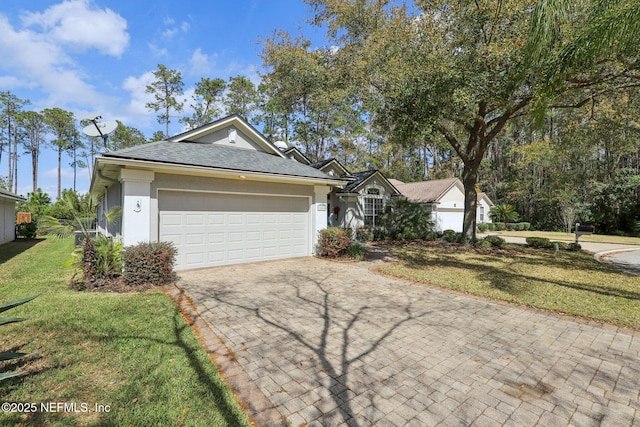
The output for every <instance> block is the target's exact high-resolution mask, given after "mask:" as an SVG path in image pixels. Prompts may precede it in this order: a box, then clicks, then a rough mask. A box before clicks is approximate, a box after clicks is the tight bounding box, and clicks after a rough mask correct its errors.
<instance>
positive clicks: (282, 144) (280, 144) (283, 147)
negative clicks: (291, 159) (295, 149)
mask: <svg viewBox="0 0 640 427" xmlns="http://www.w3.org/2000/svg"><path fill="white" fill-rule="evenodd" d="M273 145H275V146H276V147H278V149H279V150H280V151H284V150H286V149H287V148H288V147H289V146H288V145H287V143H286V142H284V141H276V142H274V143H273Z"/></svg>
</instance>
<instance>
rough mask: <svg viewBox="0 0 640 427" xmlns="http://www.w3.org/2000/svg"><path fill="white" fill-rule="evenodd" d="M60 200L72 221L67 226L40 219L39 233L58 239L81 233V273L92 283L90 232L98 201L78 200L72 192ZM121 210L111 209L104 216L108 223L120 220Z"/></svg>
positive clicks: (90, 197) (93, 257)
mask: <svg viewBox="0 0 640 427" xmlns="http://www.w3.org/2000/svg"><path fill="white" fill-rule="evenodd" d="M62 200H64V202H65V203H66V204H67V206H68V208H69V210H70V212H71V216H72V218H73V219H72V221H71V222H70V223H68V224H66V223H62V222H61V221H60V220H59V219H57V218H54V217H52V216H43V217H41V218H40V222H39V227H40V231H41V232H42V233H44V234H52V235H55V236H57V237H59V238H65V237H69V236H72V235H73V234H74V233H75V232H76V231H80V232H81V233H82V238H83V242H82V246H83V250H82V271H83V277H84V279H85V281H87V282H94V281H95V279H96V250H95V246H94V244H93V241H92V240H91V233H90V230H91V229H92V228H93V225H94V223H95V219H96V211H97V206H98V200H97V198H96V197H95V196H93V195H87V196H85V197H84V198H82V199H80V198H78V196H77V194H76V193H74V192H69V193H65V194H64V195H63V196H62ZM121 214H122V209H121V208H120V207H119V206H117V207H114V208H111V209H110V210H109V211H108V212H107V213H106V214H105V215H106V217H107V222H108V223H113V222H115V221H116V220H118V219H119V218H120V216H121Z"/></svg>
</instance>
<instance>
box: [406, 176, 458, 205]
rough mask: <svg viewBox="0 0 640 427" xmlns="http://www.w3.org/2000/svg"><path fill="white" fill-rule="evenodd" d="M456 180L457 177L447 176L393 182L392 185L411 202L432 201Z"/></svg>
mask: <svg viewBox="0 0 640 427" xmlns="http://www.w3.org/2000/svg"><path fill="white" fill-rule="evenodd" d="M458 181H459V179H458V178H449V179H435V180H431V181H420V182H409V183H407V184H401V183H399V184H395V183H394V185H395V187H396V188H397V189H398V190H399V191H400V192H401V193H402V195H403V196H405V197H406V198H407V199H409V200H411V201H412V202H418V203H434V202H437V201H438V199H440V198H441V197H442V196H443V195H444V194H445V193H446V192H447V191H448V190H449V189H450V188H451V187H453V186H454V185H455V184H456V182H458ZM398 182H399V181H398Z"/></svg>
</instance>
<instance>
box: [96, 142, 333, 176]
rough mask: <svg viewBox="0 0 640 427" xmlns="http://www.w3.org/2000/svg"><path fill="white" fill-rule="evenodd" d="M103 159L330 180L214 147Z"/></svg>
mask: <svg viewBox="0 0 640 427" xmlns="http://www.w3.org/2000/svg"><path fill="white" fill-rule="evenodd" d="M102 157H103V158H105V159H109V158H119V159H132V160H144V161H150V162H159V163H169V164H175V165H187V166H200V167H210V168H216V169H225V170H233V171H246V172H258V173H270V174H276V175H287V176H296V177H304V178H316V179H327V180H334V179H335V178H334V177H331V176H329V175H327V174H325V173H323V172H320V171H319V170H317V169H314V168H312V167H309V166H307V165H303V164H302V163H299V162H292V161H291V159H288V158H283V157H278V156H276V155H273V154H267V153H264V152H260V151H254V150H247V149H241V148H236V147H226V146H223V145H217V144H203V143H193V142H169V141H158V142H153V143H151V144H144V145H139V146H136V147H130V148H125V149H123V150H119V151H113V152H109V153H104V154H103V155H102Z"/></svg>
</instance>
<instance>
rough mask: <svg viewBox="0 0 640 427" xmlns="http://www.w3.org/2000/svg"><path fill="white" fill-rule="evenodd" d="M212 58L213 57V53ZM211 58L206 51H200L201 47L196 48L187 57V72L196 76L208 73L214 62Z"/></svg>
mask: <svg viewBox="0 0 640 427" xmlns="http://www.w3.org/2000/svg"><path fill="white" fill-rule="evenodd" d="M213 58H215V54H214V55H213ZM213 58H212V57H211V56H210V55H207V54H206V53H202V49H200V48H197V49H196V50H195V51H194V52H193V55H191V58H189V74H193V75H198V76H203V75H207V74H210V73H211V69H212V66H213V64H214V63H215V61H214V59H213Z"/></svg>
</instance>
